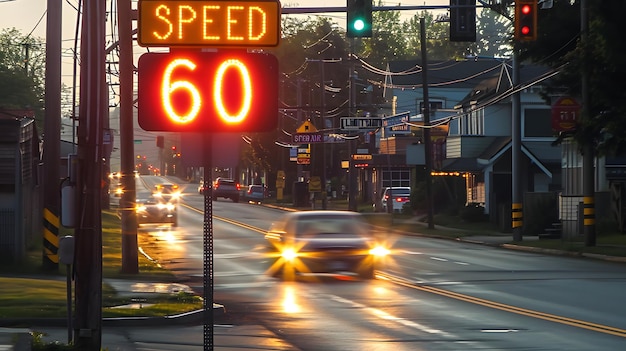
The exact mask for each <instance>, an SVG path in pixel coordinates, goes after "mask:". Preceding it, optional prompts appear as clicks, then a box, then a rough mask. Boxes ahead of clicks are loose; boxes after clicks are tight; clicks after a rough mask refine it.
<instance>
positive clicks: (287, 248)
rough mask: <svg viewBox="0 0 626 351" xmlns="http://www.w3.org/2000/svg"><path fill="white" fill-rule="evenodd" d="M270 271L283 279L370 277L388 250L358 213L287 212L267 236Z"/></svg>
mask: <svg viewBox="0 0 626 351" xmlns="http://www.w3.org/2000/svg"><path fill="white" fill-rule="evenodd" d="M265 239H266V240H267V241H268V242H269V244H270V245H269V247H270V257H272V258H274V262H273V264H272V267H270V271H269V273H270V274H271V275H273V276H276V277H280V278H282V279H284V280H292V279H295V278H296V276H297V275H298V274H301V273H323V272H327V273H332V272H354V273H357V274H358V275H359V276H360V277H362V278H366V279H370V278H373V276H374V267H375V264H376V263H377V262H378V261H379V260H380V259H381V256H385V255H386V254H388V253H389V251H388V250H387V249H386V248H385V247H384V246H381V245H379V244H378V243H377V242H376V240H375V238H374V236H373V235H372V233H371V228H370V226H369V224H368V223H367V222H366V221H365V219H364V218H363V215H361V214H360V213H358V212H351V211H326V210H323V211H322V210H313V211H299V212H288V213H286V214H284V215H283V217H281V219H280V220H279V221H278V222H276V223H274V224H272V226H271V227H270V229H269V231H268V232H267V234H266V235H265Z"/></svg>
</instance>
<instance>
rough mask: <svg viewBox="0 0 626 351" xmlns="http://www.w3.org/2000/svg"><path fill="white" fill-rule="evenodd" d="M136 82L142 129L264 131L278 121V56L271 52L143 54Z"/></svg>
mask: <svg viewBox="0 0 626 351" xmlns="http://www.w3.org/2000/svg"><path fill="white" fill-rule="evenodd" d="M137 81H138V89H137V91H138V93H137V98H138V111H137V113H138V120H139V125H140V126H141V128H143V129H144V130H148V131H163V132H200V133H201V132H265V131H270V130H273V129H274V128H276V125H277V123H278V60H277V59H276V57H275V56H273V55H270V54H265V53H258V52H246V51H245V50H227V51H224V52H219V51H218V52H202V51H199V50H189V51H186V50H176V51H175V52H170V53H166V52H159V53H154V52H153V53H146V54H143V55H142V56H141V57H140V58H139V66H138V79H137Z"/></svg>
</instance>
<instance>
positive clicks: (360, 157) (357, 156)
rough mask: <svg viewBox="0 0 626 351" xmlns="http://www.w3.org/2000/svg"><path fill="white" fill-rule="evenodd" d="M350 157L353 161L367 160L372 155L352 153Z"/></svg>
mask: <svg viewBox="0 0 626 351" xmlns="http://www.w3.org/2000/svg"><path fill="white" fill-rule="evenodd" d="M352 159H353V160H355V161H369V160H371V159H372V155H364V154H353V155H352Z"/></svg>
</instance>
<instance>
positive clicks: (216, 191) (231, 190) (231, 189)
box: [211, 177, 241, 202]
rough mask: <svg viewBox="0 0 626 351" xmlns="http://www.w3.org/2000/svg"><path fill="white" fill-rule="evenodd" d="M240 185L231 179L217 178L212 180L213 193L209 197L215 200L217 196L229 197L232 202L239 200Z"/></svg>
mask: <svg viewBox="0 0 626 351" xmlns="http://www.w3.org/2000/svg"><path fill="white" fill-rule="evenodd" d="M240 191H241V186H240V185H239V183H237V182H236V181H234V180H233V179H227V178H221V177H219V178H217V179H215V181H214V182H213V193H212V194H211V198H212V199H213V200H217V198H218V197H223V198H226V199H231V200H232V201H233V202H239V195H240V194H239V192H240Z"/></svg>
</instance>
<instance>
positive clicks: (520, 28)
mask: <svg viewBox="0 0 626 351" xmlns="http://www.w3.org/2000/svg"><path fill="white" fill-rule="evenodd" d="M514 34H515V40H518V41H533V40H537V1H533V0H517V1H516V2H515V33H514Z"/></svg>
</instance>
